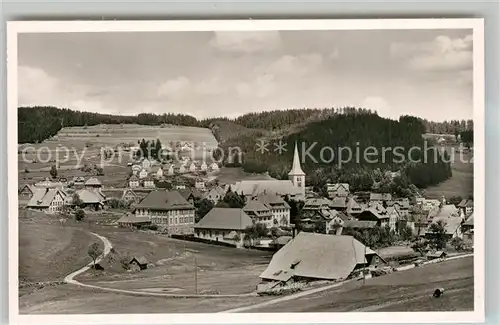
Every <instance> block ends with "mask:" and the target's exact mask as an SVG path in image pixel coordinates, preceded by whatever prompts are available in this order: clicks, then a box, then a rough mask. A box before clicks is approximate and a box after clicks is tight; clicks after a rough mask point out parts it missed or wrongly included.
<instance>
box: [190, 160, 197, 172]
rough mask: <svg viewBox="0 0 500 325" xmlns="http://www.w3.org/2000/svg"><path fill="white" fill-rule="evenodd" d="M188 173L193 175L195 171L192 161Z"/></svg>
mask: <svg viewBox="0 0 500 325" xmlns="http://www.w3.org/2000/svg"><path fill="white" fill-rule="evenodd" d="M189 171H190V172H191V173H194V172H195V171H196V164H195V163H194V161H192V162H191V164H189Z"/></svg>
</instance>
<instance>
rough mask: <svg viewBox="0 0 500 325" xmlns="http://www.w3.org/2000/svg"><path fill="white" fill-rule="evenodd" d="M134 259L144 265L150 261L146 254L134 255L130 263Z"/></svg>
mask: <svg viewBox="0 0 500 325" xmlns="http://www.w3.org/2000/svg"><path fill="white" fill-rule="evenodd" d="M134 260H135V261H137V263H139V264H142V265H144V264H148V263H149V262H148V260H147V259H146V258H145V257H144V256H134V257H132V260H131V261H130V263H132V262H133V261H134Z"/></svg>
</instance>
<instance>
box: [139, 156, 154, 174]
mask: <svg viewBox="0 0 500 325" xmlns="http://www.w3.org/2000/svg"><path fill="white" fill-rule="evenodd" d="M141 165H142V168H143V169H146V170H148V171H149V170H150V169H151V165H152V163H151V160H149V159H148V158H145V159H144V160H143V161H142V163H141Z"/></svg>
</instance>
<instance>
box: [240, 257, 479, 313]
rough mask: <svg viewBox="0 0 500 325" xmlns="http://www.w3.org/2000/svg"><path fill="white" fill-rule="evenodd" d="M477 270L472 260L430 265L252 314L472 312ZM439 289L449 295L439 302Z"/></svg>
mask: <svg viewBox="0 0 500 325" xmlns="http://www.w3.org/2000/svg"><path fill="white" fill-rule="evenodd" d="M473 269H474V268H473V258H472V257H467V258H462V259H457V260H451V261H446V262H443V263H437V264H430V265H426V266H423V267H420V268H414V269H410V270H407V271H401V272H396V273H393V274H390V275H387V276H382V277H378V278H372V279H369V280H366V283H365V284H364V285H363V282H362V281H356V282H351V283H348V284H346V285H343V286H341V287H338V288H335V289H332V290H327V291H323V292H320V293H316V294H312V295H309V296H305V297H302V298H298V299H294V300H289V301H285V302H281V303H277V304H272V305H269V306H266V307H262V308H256V309H252V310H250V311H249V312H264V313H267V312H348V311H356V312H362V311H365V312H367V311H400V312H402V311H468V310H473V309H474V273H473ZM439 287H442V288H444V289H445V294H444V296H443V297H442V298H440V299H436V298H434V297H432V293H433V291H434V290H435V289H436V288H439Z"/></svg>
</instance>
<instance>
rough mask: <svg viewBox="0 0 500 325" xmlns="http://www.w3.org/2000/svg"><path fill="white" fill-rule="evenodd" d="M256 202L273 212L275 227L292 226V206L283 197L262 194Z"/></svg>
mask: <svg viewBox="0 0 500 325" xmlns="http://www.w3.org/2000/svg"><path fill="white" fill-rule="evenodd" d="M255 200H257V201H259V202H260V203H262V204H264V205H265V206H266V207H268V208H269V210H271V213H272V215H273V220H272V224H273V226H275V227H277V226H288V225H289V224H290V206H289V205H288V203H286V201H285V200H283V198H282V197H281V196H279V195H277V194H274V193H262V194H260V195H258V196H257V197H256V198H255Z"/></svg>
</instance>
